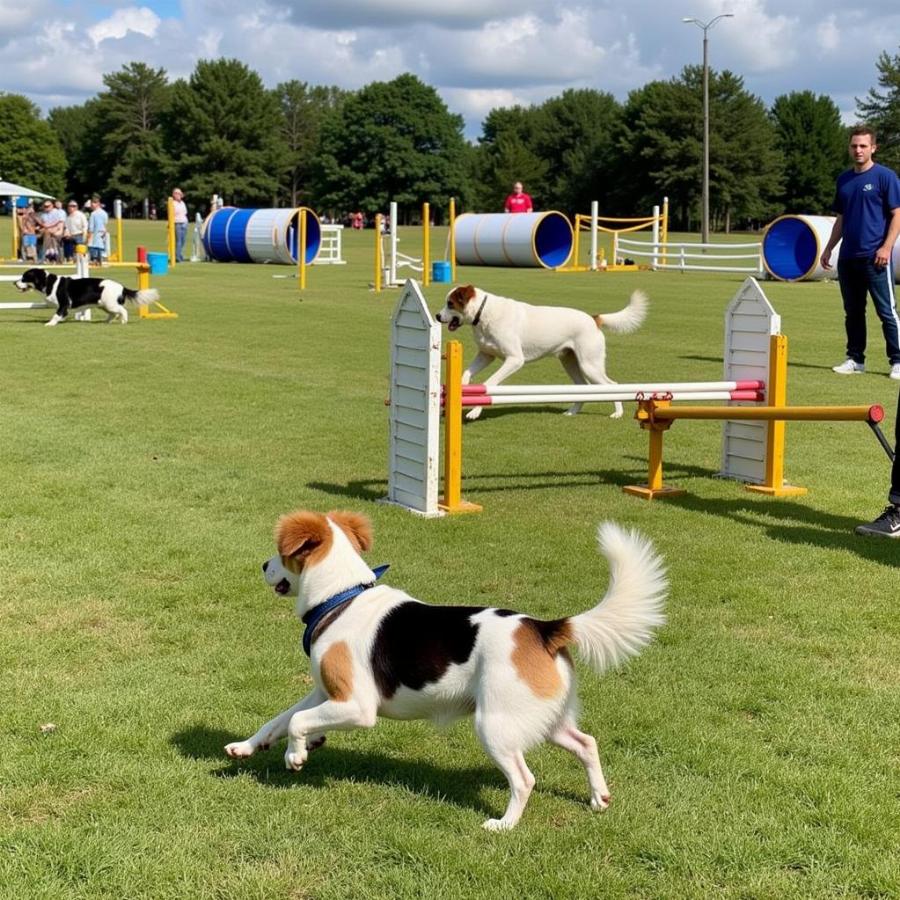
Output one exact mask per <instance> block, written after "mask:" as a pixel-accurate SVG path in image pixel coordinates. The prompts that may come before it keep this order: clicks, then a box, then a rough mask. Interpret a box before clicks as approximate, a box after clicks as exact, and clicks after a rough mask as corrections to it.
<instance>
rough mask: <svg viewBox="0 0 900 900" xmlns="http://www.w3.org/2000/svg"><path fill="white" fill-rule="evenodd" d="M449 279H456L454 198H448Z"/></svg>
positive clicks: (452, 280) (453, 280)
mask: <svg viewBox="0 0 900 900" xmlns="http://www.w3.org/2000/svg"><path fill="white" fill-rule="evenodd" d="M450 281H451V282H455V281H456V198H455V197H451V198H450Z"/></svg>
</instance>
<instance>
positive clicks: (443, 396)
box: [386, 278, 886, 516]
mask: <svg viewBox="0 0 900 900" xmlns="http://www.w3.org/2000/svg"><path fill="white" fill-rule="evenodd" d="M780 326H781V320H780V317H779V316H778V315H777V313H775V311H774V310H773V309H772V307H771V304H769V302H768V300H767V299H766V297H765V295H764V294H763V292H762V290H761V288H760V287H759V285H758V284H757V282H756V281H755V280H754V279H753V278H748V279H747V280H746V281H745V282H744V284H743V286H742V287H741V289H740V290H739V291H738V293H737V294H736V295H735V297H734V298H733V299H732V301H731V303H730V304H729V307H728V310H727V312H726V340H725V354H724V356H725V366H726V372H725V375H726V380H724V381H722V382H699V383H684V382H646V383H640V384H627V385H608V386H596V385H583V386H575V385H537V386H535V385H524V386H515V385H503V386H490V387H489V386H486V385H467V386H463V385H462V371H463V363H462V345H461V344H460V343H459V342H457V341H450V342H448V344H447V347H446V352H445V354H444V356H443V358H444V359H445V360H446V375H445V385H444V386H443V387H442V386H441V384H440V367H441V358H442V354H441V331H440V325H439V324H438V323H437V322H435V320H434V317H433V316H432V315H431V313H430V312H429V310H428V308H427V306H426V304H425V301H424V298H423V296H422V294H421V291H420V290H419V288H418V285H416V284H415V282H412V281H410V282H408V283H407V286H406V289H405V291H404V293H403V295H401V298H400V301H399V303H398V305H397V308H396V311H395V314H394V318H393V320H392V339H391V395H390V400H389V406H390V451H389V471H388V496H387V498H386V499H387V501H388V502H391V503H396V504H398V505H401V506H404V507H405V508H407V509H410V510H412V511H414V512H417V513H419V514H421V515H425V516H435V515H441V514H443V513H446V512H452V513H455V512H465V511H469V510H477V509H480V507H478V506H477V505H475V504H471V503H467V502H466V501H464V500H463V499H462V496H461V483H462V410H463V408H464V407H465V406H475V405H500V404H508V405H513V404H519V405H525V404H529V403H531V404H533V403H542V404H543V403H548V402H560V403H563V402H565V403H570V402H573V401H585V400H591V401H597V402H609V401H611V400H613V399H617V398H618V399H620V400H622V401H632V402H635V403H637V404H638V410H637V413H636V415H635V418H636V420H637V421H638V422H639V424H640V425H641V427H642V428H644V429H645V430H647V431H648V432H649V436H650V448H649V461H648V480H647V484H645V485H633V486H629V487H627V488H624V490H626V491H627V492H629V493H632V494H635V495H637V496H640V497H644V498H647V499H653V498H656V497H673V496H677V495H678V494H680V493H682V492H681V491H678V490H677V489H676V488H672V487H670V486H668V485H665V484H664V483H663V479H662V436H663V434H664V432H665V431H666V430H667V429H668V428H669V427H671V424H672V422H673V421H674V420H676V419H677V418H685V419H687V418H705V419H716V420H721V421H722V422H723V435H722V464H721V470H720V472H719V475H721V476H723V477H726V478H733V479H735V480H739V481H743V482H746V483H747V485H746V486H747V489H748V490H756V491H759V492H761V493H764V494H769V495H772V496H787V495H793V494H802V493H805V488H801V487H796V486H793V485H790V484H786V483H785V482H784V438H785V422H786V421H864V422H867V423H868V424H869V425H870V427H871V428H872V430H873V431H874V432H875V434H876V436H879V439H880V441H881V443H882V446H883V447H886V443H885V441H884V437H883V435H881V434H880V431H879V429H878V422H880V421H881V419H882V417H883V410H882V409H881V407H878V406H872V405H869V406H854V407H828V406H809V407H789V406H787V405H786V376H787V338H786V337H785V336H784V335H782V334H780ZM700 399H713V400H714V399H722V400H726V401H727V402H739V403H740V402H744V403H746V402H749V403H754V404H757V405H754V406H743V405H741V406H718V407H698V406H692V405H686V406H672V405H671V404H672V403H673V402H678V401H679V400H681V401H682V402H684V401H687V402H688V403H690V402H692V401H699V400H700ZM762 403H765V405H759V404H762ZM442 412H443V418H444V429H445V434H444V452H443V454H441V452H440V440H439V422H440V418H441V414H442ZM441 467H442V468H443V482H444V491H443V497H441V498H440V499H439V498H438V483H439V481H440V471H439V470H440V468H441Z"/></svg>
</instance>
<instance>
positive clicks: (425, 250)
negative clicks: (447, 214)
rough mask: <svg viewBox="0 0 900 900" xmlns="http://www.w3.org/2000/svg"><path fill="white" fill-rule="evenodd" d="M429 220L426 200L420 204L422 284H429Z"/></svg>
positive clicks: (429, 206) (428, 208) (428, 205)
mask: <svg viewBox="0 0 900 900" xmlns="http://www.w3.org/2000/svg"><path fill="white" fill-rule="evenodd" d="M430 220H431V204H429V203H428V201H427V200H426V201H425V202H424V203H423V204H422V284H424V285H425V287H428V285H429V284H431V236H430V234H429V231H430V229H429V227H428V226H429V222H430Z"/></svg>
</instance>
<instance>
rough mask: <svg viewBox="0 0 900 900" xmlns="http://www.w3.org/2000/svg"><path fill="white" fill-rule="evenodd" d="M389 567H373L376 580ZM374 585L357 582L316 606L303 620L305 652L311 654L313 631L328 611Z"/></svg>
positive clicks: (373, 583) (371, 582)
mask: <svg viewBox="0 0 900 900" xmlns="http://www.w3.org/2000/svg"><path fill="white" fill-rule="evenodd" d="M389 568H390V566H389V565H385V566H375V568H374V569H372V571H373V572H374V573H375V580H376V581H377V580H378V579H379V578H381V576H382V575H384V573H385V572H387V570H388V569H389ZM373 587H375V582H374V581H370V582H368V583H367V584H357V585H356V586H355V587H352V588H347V590H346V591H341V592H340V593H339V594H335V595H334V596H333V597H329V598H328V599H327V600H325V601H324V602H322V603H320V604H319V605H318V606H314V607H313V608H312V609H311V610H310V611H309V612H308V613H307V614H306V615H305V616H304V617H303V619H302V620H301V621H302V622H303V623H304V624H305V625H306V631H304V632H303V652H304V653H305V654H306V655H307V656H309V650H310V647H311V646H312V636H313V632H314V631H315V630H316V628H317V627H318V625H319V623H320V622H321V621H322V619H324V618H325V616H327V615H328V613H330V612H332V611H333V610H335V609H337V608H338V607H339V606H343V605H344V604H345V603H349V602H350V601H351V600H352V599H353V598H354V597H358V596H359V595H360V594H361V593H362V592H363V591H367V590H369V588H373Z"/></svg>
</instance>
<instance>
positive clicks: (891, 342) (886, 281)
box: [867, 262, 900, 365]
mask: <svg viewBox="0 0 900 900" xmlns="http://www.w3.org/2000/svg"><path fill="white" fill-rule="evenodd" d="M867 274H868V281H869V293H870V294H871V295H872V302H873V304H874V305H875V312H877V313H878V318H879V319H881V331H882V333H883V334H884V343H885V347H886V348H887V357H888V362H889V363H890V364H891V365H895V364H896V363H900V317H898V315H897V296H896V294H895V293H894V267H893V266H892V265H891V264H890V263H888V265H887V266H884V267H883V268H881V267H878V266H876V265H875V264H874V263H872V262H869V263H868V264H867Z"/></svg>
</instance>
